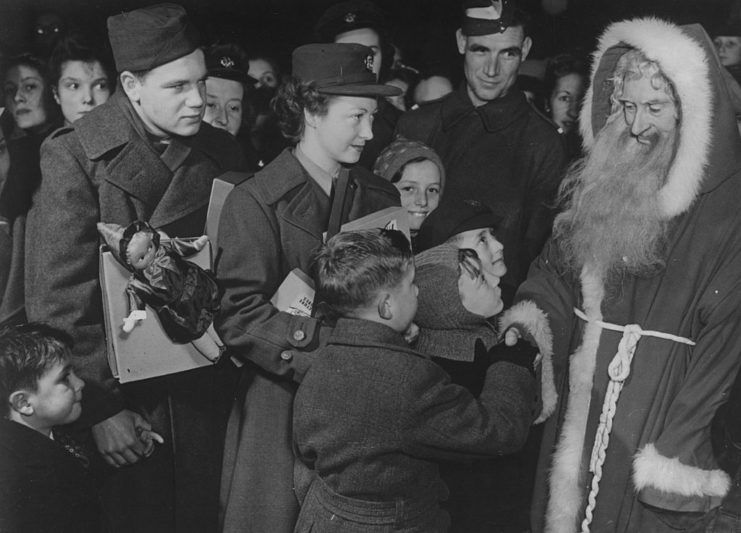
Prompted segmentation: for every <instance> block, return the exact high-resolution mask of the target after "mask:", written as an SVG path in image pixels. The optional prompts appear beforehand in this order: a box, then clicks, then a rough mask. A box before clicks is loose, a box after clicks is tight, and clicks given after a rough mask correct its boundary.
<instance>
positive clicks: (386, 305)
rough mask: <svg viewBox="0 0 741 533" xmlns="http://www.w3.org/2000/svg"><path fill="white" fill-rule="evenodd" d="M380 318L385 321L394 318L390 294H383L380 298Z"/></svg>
mask: <svg viewBox="0 0 741 533" xmlns="http://www.w3.org/2000/svg"><path fill="white" fill-rule="evenodd" d="M378 316H380V317H381V318H382V319H384V320H391V319H392V318H394V313H393V310H392V309H391V294H389V293H388V292H382V293H381V294H380V295H379V297H378Z"/></svg>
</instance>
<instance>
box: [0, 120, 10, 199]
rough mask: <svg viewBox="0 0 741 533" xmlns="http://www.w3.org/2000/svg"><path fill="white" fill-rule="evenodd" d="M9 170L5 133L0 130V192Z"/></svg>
mask: <svg viewBox="0 0 741 533" xmlns="http://www.w3.org/2000/svg"><path fill="white" fill-rule="evenodd" d="M9 169H10V154H9V153H8V142H7V141H6V140H5V133H3V130H2V128H0V190H2V187H3V183H5V179H6V178H7V177H8V170H9Z"/></svg>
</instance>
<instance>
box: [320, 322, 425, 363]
mask: <svg viewBox="0 0 741 533" xmlns="http://www.w3.org/2000/svg"><path fill="white" fill-rule="evenodd" d="M328 344H330V345H332V344H335V345H345V346H359V347H363V348H387V349H391V350H394V351H402V352H407V353H409V354H412V355H416V356H417V357H424V356H423V355H422V354H420V353H418V352H415V351H414V350H412V349H411V348H410V347H409V344H407V342H406V341H405V340H404V337H402V336H401V334H399V333H398V332H396V331H394V330H393V329H391V328H390V327H388V326H386V325H384V324H380V323H378V322H372V321H370V320H362V319H358V318H340V319H338V320H337V324H336V326H335V328H334V330H333V331H332V335H331V336H330V338H329V341H328Z"/></svg>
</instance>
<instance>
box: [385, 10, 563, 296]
mask: <svg viewBox="0 0 741 533" xmlns="http://www.w3.org/2000/svg"><path fill="white" fill-rule="evenodd" d="M526 22H527V15H526V14H525V13H523V12H522V11H520V10H518V9H517V7H516V5H515V3H514V0H496V1H495V0H464V1H463V16H462V18H461V26H460V28H459V29H458V30H457V32H456V40H457V44H458V51H459V52H460V54H461V55H462V56H463V70H464V74H465V81H464V82H463V83H462V84H461V86H460V87H459V88H458V89H457V90H456V91H453V92H452V93H450V94H448V95H447V96H445V97H444V98H442V99H440V100H437V101H434V102H430V103H429V104H426V105H422V106H421V108H419V109H416V110H414V111H410V112H408V113H406V114H405V115H403V116H402V117H401V118H400V119H399V123H398V125H397V128H396V133H397V135H401V136H403V137H406V138H409V139H415V140H419V141H422V142H424V143H425V144H427V145H428V146H430V147H431V148H432V149H433V150H435V151H436V152H437V153H438V154H439V155H440V158H441V159H442V160H443V164H444V165H445V171H446V174H447V177H448V179H447V184H446V190H445V196H444V197H443V200H442V205H444V204H445V203H447V202H448V201H453V200H454V199H466V198H476V199H479V200H480V201H482V202H483V203H485V204H486V205H487V206H489V207H490V208H491V209H492V210H493V211H494V212H495V213H496V214H498V215H500V216H502V217H503V218H504V220H503V222H502V225H501V227H500V229H499V233H498V235H497V236H498V238H499V240H500V241H501V242H502V244H504V247H505V249H506V250H507V251H508V253H507V257H506V262H507V270H508V274H507V276H506V277H505V278H504V280H503V281H502V283H503V285H505V286H510V287H511V288H512V289H514V288H515V287H517V285H518V284H519V283H520V282H521V281H522V280H523V279H524V278H525V276H526V275H527V269H528V266H529V265H530V262H531V261H532V260H533V259H534V258H535V256H536V255H537V253H538V252H539V251H540V248H541V247H542V246H543V243H544V242H545V240H546V238H547V237H548V234H549V231H550V224H551V221H552V216H553V213H552V211H551V210H550V209H549V207H548V206H549V205H551V203H552V200H553V198H554V196H555V192H556V190H557V188H558V184H559V183H560V181H561V177H562V171H563V168H564V166H565V164H566V153H565V148H564V145H563V142H562V139H560V138H559V136H558V134H557V133H556V132H555V131H554V130H553V127H552V126H551V125H550V124H548V121H547V120H546V119H545V118H543V117H542V116H541V115H540V114H539V113H538V112H537V111H535V109H534V108H533V107H532V106H530V104H528V102H527V100H526V99H525V96H524V95H523V93H522V91H520V90H519V89H517V87H516V85H515V82H516V80H517V73H518V71H519V67H520V64H521V63H522V61H524V60H525V59H526V58H527V55H528V52H529V51H530V47H531V44H532V41H531V39H530V37H528V35H527V28H526ZM510 292H513V291H510ZM505 303H507V302H505Z"/></svg>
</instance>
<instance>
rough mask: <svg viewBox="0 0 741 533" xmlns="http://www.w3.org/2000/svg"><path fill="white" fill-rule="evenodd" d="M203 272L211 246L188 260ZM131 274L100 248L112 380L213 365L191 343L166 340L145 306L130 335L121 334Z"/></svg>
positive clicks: (128, 379)
mask: <svg viewBox="0 0 741 533" xmlns="http://www.w3.org/2000/svg"><path fill="white" fill-rule="evenodd" d="M188 260H189V261H192V262H194V263H195V264H197V265H198V266H200V267H201V268H204V269H208V268H210V265H211V246H210V245H208V246H206V247H204V248H203V249H202V250H201V251H199V252H198V253H197V254H195V255H193V256H191V257H189V258H188ZM130 277H131V273H130V272H129V271H128V270H126V268H124V267H123V265H121V264H120V263H119V262H118V261H117V260H116V258H114V257H113V255H112V254H111V252H110V251H108V250H107V247H105V246H102V247H101V253H100V286H101V290H102V292H103V313H104V316H105V328H106V342H107V344H108V364H109V366H110V368H111V373H112V374H113V377H115V378H117V379H118V380H119V381H120V382H121V383H128V382H130V381H139V380H142V379H148V378H153V377H157V376H163V375H167V374H175V373H177V372H184V371H186V370H192V369H194V368H200V367H203V366H209V365H212V364H213V363H212V362H211V361H209V360H208V359H206V358H205V357H204V356H203V355H201V353H200V352H199V351H198V350H196V349H195V347H194V346H193V345H192V344H191V343H187V344H177V343H175V342H173V341H172V340H170V338H169V337H168V336H167V335H166V334H165V332H164V330H163V329H162V325H161V324H160V321H159V318H158V317H157V313H156V312H155V311H154V310H152V309H151V308H150V307H149V306H147V308H146V313H147V318H146V320H144V321H141V322H138V323H137V325H136V327H135V328H134V330H133V331H132V332H131V333H124V331H123V328H122V326H123V320H124V318H126V317H127V316H128V314H129V312H130V310H129V298H128V295H127V294H126V285H127V283H128V281H129V278H130Z"/></svg>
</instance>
